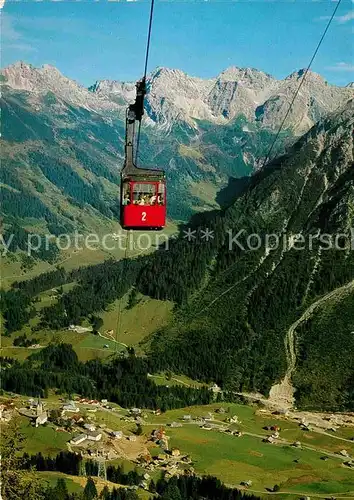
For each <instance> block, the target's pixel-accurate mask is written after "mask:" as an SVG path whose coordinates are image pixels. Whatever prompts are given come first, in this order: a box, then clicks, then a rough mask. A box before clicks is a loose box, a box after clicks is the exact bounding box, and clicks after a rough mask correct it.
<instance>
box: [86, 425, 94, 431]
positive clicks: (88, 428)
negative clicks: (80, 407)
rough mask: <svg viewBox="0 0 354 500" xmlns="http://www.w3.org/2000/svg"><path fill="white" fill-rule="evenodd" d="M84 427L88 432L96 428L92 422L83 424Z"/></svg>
mask: <svg viewBox="0 0 354 500" xmlns="http://www.w3.org/2000/svg"><path fill="white" fill-rule="evenodd" d="M84 428H85V429H86V430H87V431H90V432H95V430H96V427H95V426H94V425H93V424H84Z"/></svg>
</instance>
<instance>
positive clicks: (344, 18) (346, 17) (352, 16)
mask: <svg viewBox="0 0 354 500" xmlns="http://www.w3.org/2000/svg"><path fill="white" fill-rule="evenodd" d="M353 19H354V10H350V11H349V12H347V13H346V14H344V16H338V17H337V18H336V21H338V22H339V23H340V24H344V23H347V22H348V21H352V20H353Z"/></svg>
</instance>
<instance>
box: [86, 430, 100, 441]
mask: <svg viewBox="0 0 354 500" xmlns="http://www.w3.org/2000/svg"><path fill="white" fill-rule="evenodd" d="M101 437H102V434H101V433H100V432H97V431H96V432H90V434H87V439H89V440H90V441H100V439H101Z"/></svg>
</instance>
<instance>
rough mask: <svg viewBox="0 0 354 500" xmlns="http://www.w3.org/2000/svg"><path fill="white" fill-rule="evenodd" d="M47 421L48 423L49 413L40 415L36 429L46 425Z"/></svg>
mask: <svg viewBox="0 0 354 500" xmlns="http://www.w3.org/2000/svg"><path fill="white" fill-rule="evenodd" d="M47 421H48V415H47V412H46V411H45V412H44V413H42V414H41V415H38V417H37V418H36V422H35V425H36V427H38V426H39V425H43V424H45V423H46V422H47Z"/></svg>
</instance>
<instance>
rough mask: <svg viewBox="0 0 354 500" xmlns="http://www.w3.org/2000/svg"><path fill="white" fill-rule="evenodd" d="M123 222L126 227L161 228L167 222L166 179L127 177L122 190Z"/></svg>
mask: <svg viewBox="0 0 354 500" xmlns="http://www.w3.org/2000/svg"><path fill="white" fill-rule="evenodd" d="M121 200H122V202H121V222H122V226H123V227H124V228H126V229H128V228H129V229H161V228H163V227H164V226H165V224H166V186H165V182H164V180H160V181H137V180H132V179H129V180H127V179H125V180H124V182H123V183H122V190H121Z"/></svg>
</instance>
